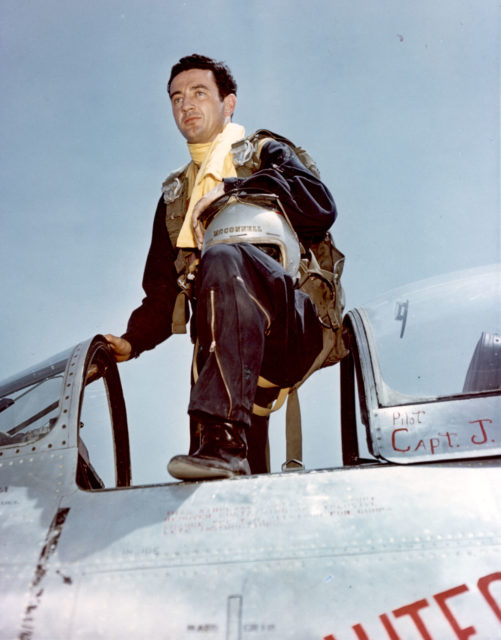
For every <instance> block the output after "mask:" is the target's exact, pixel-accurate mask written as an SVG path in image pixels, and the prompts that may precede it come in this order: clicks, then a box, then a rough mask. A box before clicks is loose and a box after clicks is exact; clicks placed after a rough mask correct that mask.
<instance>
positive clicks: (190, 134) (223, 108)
mask: <svg viewBox="0 0 501 640" xmlns="http://www.w3.org/2000/svg"><path fill="white" fill-rule="evenodd" d="M170 99H171V104H172V113H173V115H174V120H175V121H176V124H177V126H178V128H179V131H181V133H182V134H183V136H184V137H185V138H186V140H187V141H188V142H190V143H200V142H212V141H213V140H214V138H215V137H216V136H217V135H218V134H220V133H221V131H222V130H223V129H224V127H225V126H226V124H227V123H228V122H229V121H230V120H231V115H232V113H233V111H234V109H235V104H236V97H235V96H234V95H233V94H230V95H228V96H226V98H224V100H221V98H220V96H219V90H218V88H217V84H216V81H215V79H214V74H213V73H212V71H211V70H210V69H188V71H181V73H179V74H178V75H177V76H175V78H174V79H173V80H172V82H171V85H170Z"/></svg>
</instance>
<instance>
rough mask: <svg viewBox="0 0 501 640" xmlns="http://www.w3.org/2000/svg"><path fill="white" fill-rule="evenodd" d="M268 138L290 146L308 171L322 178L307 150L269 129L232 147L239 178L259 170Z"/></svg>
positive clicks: (256, 133) (257, 132)
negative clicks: (263, 146) (262, 150)
mask: <svg viewBox="0 0 501 640" xmlns="http://www.w3.org/2000/svg"><path fill="white" fill-rule="evenodd" d="M267 138H269V139H271V140H276V141H277V142H283V143H284V144H286V145H287V146H289V147H290V148H291V149H292V150H293V151H294V153H295V154H296V155H297V157H298V158H299V160H300V162H301V163H302V164H303V165H304V166H305V167H306V169H308V171H311V173H313V175H314V176H316V177H317V178H320V172H319V170H318V167H317V165H316V163H315V161H314V160H313V158H312V157H311V156H310V154H309V153H308V152H307V151H306V149H303V147H298V146H297V145H295V144H294V143H293V142H291V140H289V139H288V138H286V137H284V136H281V135H280V134H278V133H274V132H273V131H269V130H268V129H258V130H257V131H255V132H254V133H251V135H249V136H247V137H246V138H242V140H239V141H238V142H235V143H234V144H233V145H232V147H231V153H232V155H233V164H234V165H235V168H236V170H237V174H238V175H239V177H246V176H248V175H250V174H251V173H253V172H254V171H257V169H259V166H260V164H261V160H260V158H259V155H260V152H261V148H262V143H263V142H264V141H265V140H266V139H267Z"/></svg>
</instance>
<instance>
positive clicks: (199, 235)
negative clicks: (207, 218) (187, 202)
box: [191, 182, 224, 249]
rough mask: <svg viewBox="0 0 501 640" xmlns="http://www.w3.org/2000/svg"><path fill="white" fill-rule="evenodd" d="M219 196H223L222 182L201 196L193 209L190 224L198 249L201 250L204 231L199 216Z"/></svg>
mask: <svg viewBox="0 0 501 640" xmlns="http://www.w3.org/2000/svg"><path fill="white" fill-rule="evenodd" d="M221 196H224V184H223V183H222V182H221V183H220V184H218V185H217V187H214V189H211V190H210V191H208V192H207V193H206V194H205V195H204V196H202V197H201V198H200V200H199V201H198V202H197V203H196V205H195V206H194V207H193V213H192V216H191V222H192V224H193V231H194V233H195V240H196V241H197V246H198V248H199V249H202V245H203V243H204V230H203V227H202V224H201V222H200V220H199V218H200V214H201V213H202V211H205V209H207V207H208V206H209V205H211V204H212V203H213V202H214V200H217V199H218V198H220V197H221Z"/></svg>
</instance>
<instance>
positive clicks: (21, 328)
mask: <svg viewBox="0 0 501 640" xmlns="http://www.w3.org/2000/svg"><path fill="white" fill-rule="evenodd" d="M499 16H500V3H499V1H497V0H480V1H479V0H443V1H442V2H439V3H438V2H436V0H422V1H421V2H418V3H416V2H414V1H411V0H377V1H376V0H374V1H373V0H312V1H311V2H309V3H305V2H302V1H299V0H245V1H242V0H232V1H231V2H230V1H226V0H208V1H205V2H199V1H195V0H186V1H184V2H181V1H179V2H176V3H174V2H170V1H166V0H163V1H160V0H147V1H145V0H125V1H119V0H104V1H103V0H86V1H83V0H81V1H79V2H77V1H71V0H70V1H67V0H0V91H1V95H2V99H1V101H0V162H1V167H2V171H1V175H0V211H1V216H2V218H1V223H2V224H1V229H2V231H1V235H0V268H1V273H2V278H1V285H0V286H1V291H0V293H1V300H2V303H1V308H2V312H1V315H0V336H1V341H2V358H1V361H0V378H3V377H6V376H9V375H11V374H13V373H15V372H16V371H18V370H21V369H24V368H26V367H27V366H29V365H30V364H33V363H36V362H38V361H40V360H43V359H45V358H46V357H49V356H50V355H52V354H53V353H55V352H58V351H61V350H62V349H64V348H66V347H68V346H71V345H72V344H76V343H77V342H79V341H81V340H83V339H86V338H87V337H90V336H91V335H93V334H96V333H106V332H114V333H118V334H119V333H121V332H122V331H123V330H124V329H125V324H126V321H127V319H128V316H129V314H130V312H131V311H132V309H134V308H135V307H136V306H137V305H138V304H139V302H140V299H141V297H142V290H141V288H140V282H141V277H142V271H143V267H144V260H145V257H146V252H147V250H148V246H149V240H150V233H151V224H152V220H153V213H154V210H155V206H156V202H157V199H158V197H159V195H160V186H161V183H162V181H163V179H164V178H165V176H166V175H167V174H168V173H169V172H170V171H171V170H173V169H175V168H177V167H178V166H180V165H181V164H184V163H185V162H186V161H187V158H188V154H187V149H186V145H185V142H184V140H183V139H182V138H181V137H180V135H179V133H178V131H177V129H176V127H175V125H174V122H173V120H172V116H171V112H170V105H169V102H168V99H167V96H166V91H165V85H166V80H167V78H168V75H169V71H170V67H171V66H172V64H174V63H175V62H176V61H177V60H178V59H179V57H181V56H183V55H186V54H189V53H192V52H195V51H196V52H199V53H203V54H205V55H209V56H212V57H215V58H218V59H222V60H225V61H226V62H227V63H228V64H229V65H230V67H231V68H232V70H233V72H234V74H235V76H236V78H237V82H238V85H239V92H238V106H237V110H236V114H235V121H236V122H239V123H241V124H243V125H244V126H245V127H246V129H247V131H248V132H251V131H253V130H254V129H256V128H268V129H271V130H275V131H277V132H280V133H282V134H283V135H285V136H287V137H290V138H291V139H293V140H294V141H295V142H296V144H300V145H302V146H304V147H306V148H307V149H308V150H309V151H310V153H311V154H312V155H313V157H314V158H315V159H316V161H317V163H318V165H319V167H320V170H321V173H322V177H323V179H324V181H325V183H326V184H327V185H328V186H329V188H330V189H331V191H332V192H333V194H334V196H335V199H336V203H337V205H338V209H339V219H338V221H337V222H336V224H335V226H334V229H333V231H334V235H335V239H336V242H337V244H338V246H339V248H340V249H341V250H342V251H343V252H344V253H345V254H346V267H345V274H344V286H345V289H346V293H347V307H348V308H349V307H354V306H356V305H360V304H362V303H363V302H365V301H367V300H370V299H371V298H373V297H375V296H377V295H379V294H380V293H382V292H383V291H385V290H388V289H390V288H393V287H395V286H399V285H402V284H405V283H406V282H410V281H413V280H417V279H421V278H426V277H428V276H432V275H436V274H438V273H445V272H448V271H453V270H456V269H462V268H467V267H474V266H479V265H483V264H489V263H492V262H495V261H498V260H499V259H500V215H499V214H500V207H499V200H500V196H499V178H500V165H499V158H500V153H499V151H500V148H499V147H500V140H499V131H500V128H499V114H500V82H499V80H500V74H499V64H500V63H499V61H500V28H499V24H500V23H499ZM190 353H191V346H190V343H189V340H188V339H187V338H185V337H179V336H176V337H174V338H172V339H170V340H168V341H167V342H166V343H165V344H163V345H161V346H160V347H158V348H157V349H156V350H155V351H153V352H150V353H146V354H144V355H143V356H141V358H140V359H139V360H135V361H133V362H130V363H125V364H124V365H121V366H120V371H121V374H122V378H123V384H124V389H125V394H126V400H127V404H128V408H129V421H130V428H131V436H132V447H133V464H134V469H133V471H134V474H135V481H136V482H150V481H152V482H154V481H163V480H165V479H166V478H167V474H166V471H165V464H166V462H167V460H168V459H169V458H170V457H171V456H172V455H174V454H176V453H183V452H185V450H186V447H187V442H188V439H187V417H186V413H185V412H186V405H187V399H188V392H189V384H188V380H189V366H190V362H189V361H190ZM336 383H337V374H336V368H331V369H330V370H328V371H324V372H322V373H321V374H319V375H318V376H316V377H314V378H313V379H312V380H311V381H309V382H308V383H307V385H305V388H304V391H303V394H302V409H303V422H304V430H305V460H306V463H307V466H309V467H315V466H327V465H332V464H334V463H339V450H338V444H337V436H336V422H337V412H338V404H339V403H338V400H337V387H336ZM281 422H282V418H281V417H280V415H279V416H278V417H277V419H276V420H275V423H274V426H273V428H274V441H276V442H277V443H278V444H276V445H273V453H274V456H273V459H274V466H275V468H276V467H277V465H279V463H280V461H281V457H282V455H283V454H282V451H281V446H282V445H281V441H282V428H283V427H282V424H281Z"/></svg>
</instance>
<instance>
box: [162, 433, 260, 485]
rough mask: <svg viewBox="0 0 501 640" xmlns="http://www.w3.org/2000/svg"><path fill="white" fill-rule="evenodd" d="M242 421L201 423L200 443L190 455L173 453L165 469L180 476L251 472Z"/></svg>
mask: <svg viewBox="0 0 501 640" xmlns="http://www.w3.org/2000/svg"><path fill="white" fill-rule="evenodd" d="M245 429H246V427H244V426H243V425H238V424H232V423H231V422H217V423H212V424H202V425H201V434H200V447H199V448H198V449H197V451H195V452H194V453H193V454H191V455H187V456H174V458H172V460H171V461H170V462H169V464H168V465H167V470H168V472H169V473H170V474H171V476H174V478H178V479H179V480H210V479H213V478H232V477H233V476H248V475H250V467H249V463H248V461H247V438H246V435H245Z"/></svg>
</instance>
